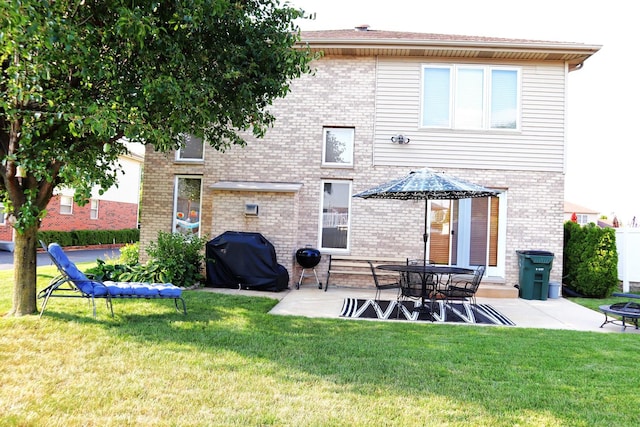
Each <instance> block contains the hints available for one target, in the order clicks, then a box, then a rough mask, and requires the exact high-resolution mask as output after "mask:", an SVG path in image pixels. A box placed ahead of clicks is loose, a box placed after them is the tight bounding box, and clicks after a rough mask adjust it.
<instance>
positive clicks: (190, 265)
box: [146, 231, 207, 287]
mask: <svg viewBox="0 0 640 427" xmlns="http://www.w3.org/2000/svg"><path fill="white" fill-rule="evenodd" d="M206 241H207V239H206V238H205V237H198V236H196V235H193V234H182V233H166V232H162V231H160V232H158V240H157V242H151V243H149V245H148V246H147V248H146V250H147V254H148V255H149V257H150V258H151V259H150V260H149V262H148V263H147V272H148V273H152V274H155V275H156V277H158V278H161V280H158V281H162V282H171V283H173V284H174V285H176V286H181V287H189V286H193V285H194V284H196V283H200V282H202V281H203V280H204V277H203V275H202V266H203V265H202V264H203V262H204V253H203V249H204V245H205V243H206Z"/></svg>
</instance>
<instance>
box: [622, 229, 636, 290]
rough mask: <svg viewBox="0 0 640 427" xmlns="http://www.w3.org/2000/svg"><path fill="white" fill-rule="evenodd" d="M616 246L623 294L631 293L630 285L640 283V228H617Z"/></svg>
mask: <svg viewBox="0 0 640 427" xmlns="http://www.w3.org/2000/svg"><path fill="white" fill-rule="evenodd" d="M616 246H617V248H618V279H620V280H621V281H622V290H623V292H629V284H630V283H636V284H637V283H640V262H638V260H640V228H637V227H623V228H617V229H616Z"/></svg>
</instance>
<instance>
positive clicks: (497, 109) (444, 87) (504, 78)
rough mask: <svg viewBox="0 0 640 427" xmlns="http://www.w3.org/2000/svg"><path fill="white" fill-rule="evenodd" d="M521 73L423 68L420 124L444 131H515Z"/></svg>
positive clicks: (478, 68)
mask: <svg viewBox="0 0 640 427" xmlns="http://www.w3.org/2000/svg"><path fill="white" fill-rule="evenodd" d="M519 103H520V72H519V70H518V69H515V68H502V67H482V66H471V65H469V66H463V65H455V66H453V65H452V66H443V65H425V66H423V68H422V119H421V125H422V126H424V127H432V128H445V129H447V128H448V129H469V130H482V129H514V130H515V129H518V128H519V126H520V124H519V114H520V113H519V110H520V109H519Z"/></svg>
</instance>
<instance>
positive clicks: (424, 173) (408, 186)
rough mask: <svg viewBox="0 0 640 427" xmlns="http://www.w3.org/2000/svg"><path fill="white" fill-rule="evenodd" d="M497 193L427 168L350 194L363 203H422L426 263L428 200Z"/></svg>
mask: <svg viewBox="0 0 640 427" xmlns="http://www.w3.org/2000/svg"><path fill="white" fill-rule="evenodd" d="M497 194H498V192H497V191H494V190H491V189H489V188H485V187H483V186H481V185H478V184H474V183H473V182H469V181H466V180H464V179H461V178H457V177H455V176H452V175H448V174H446V173H444V172H436V171H433V170H431V169H429V168H424V169H419V170H415V171H411V172H410V173H409V174H408V175H406V176H404V177H402V178H397V179H394V180H392V181H389V182H385V183H384V184H380V185H378V186H376V187H374V188H371V189H369V190H365V191H363V192H361V193H358V194H354V195H353V197H361V198H363V199H399V200H424V234H423V241H424V252H423V262H424V264H426V262H427V240H428V239H429V235H428V234H427V217H428V201H429V200H456V199H470V198H474V197H488V196H495V195H497Z"/></svg>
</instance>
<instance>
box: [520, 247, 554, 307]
mask: <svg viewBox="0 0 640 427" xmlns="http://www.w3.org/2000/svg"><path fill="white" fill-rule="evenodd" d="M516 252H517V254H518V267H519V269H520V274H519V280H518V285H519V287H520V298H522V299H529V300H533V299H536V300H543V301H544V300H546V299H547V296H548V295H549V273H550V272H551V267H552V266H553V257H554V255H553V252H547V251H516Z"/></svg>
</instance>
